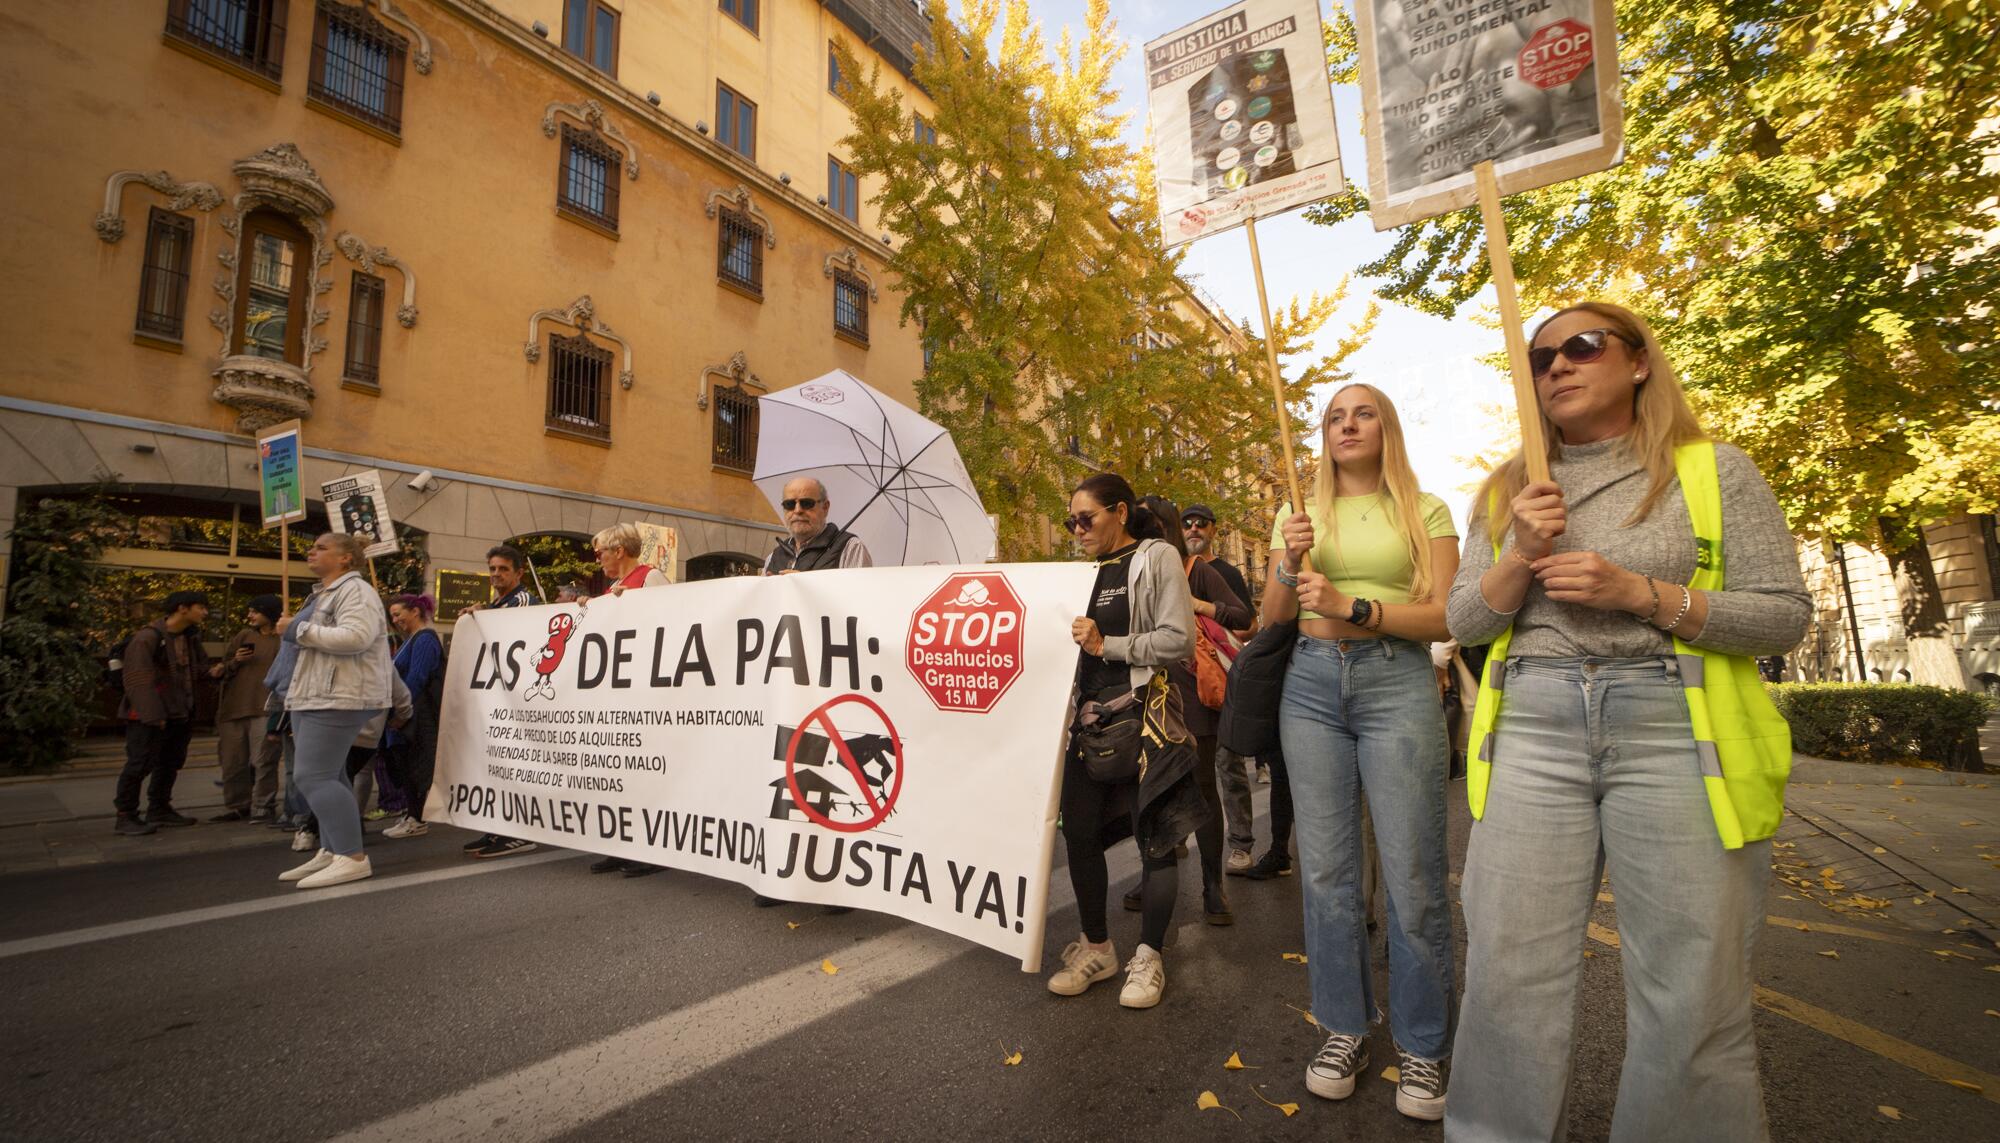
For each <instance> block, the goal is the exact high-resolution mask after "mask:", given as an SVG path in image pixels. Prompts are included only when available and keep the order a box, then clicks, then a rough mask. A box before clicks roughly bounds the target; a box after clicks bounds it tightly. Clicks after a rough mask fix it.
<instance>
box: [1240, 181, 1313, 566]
mask: <svg viewBox="0 0 2000 1143" xmlns="http://www.w3.org/2000/svg"><path fill="white" fill-rule="evenodd" d="M1243 229H1244V231H1245V232H1246V233H1248V234H1249V235H1250V270H1251V274H1252V276H1254V277H1255V278H1256V279H1257V310H1258V312H1259V313H1260V314H1261V315H1262V316H1263V318H1264V366H1265V368H1266V369H1268V370H1269V371H1270V374H1271V400H1272V402H1273V403H1275V404H1276V405H1277V407H1278V447H1279V448H1281V449H1283V450H1284V454H1285V484H1286V487H1287V488H1289V489H1290V491H1291V494H1292V511H1294V512H1303V511H1305V510H1306V501H1305V497H1303V496H1301V495H1299V465H1298V461H1297V460H1295V459H1294V458H1293V456H1292V411H1291V410H1290V409H1289V408H1287V407H1286V405H1285V382H1284V379H1283V378H1281V377H1280V376H1279V375H1278V342H1277V339H1276V337H1275V336H1274V335H1273V333H1272V330H1271V302H1270V299H1269V298H1267V297H1266V296H1265V294H1264V259H1263V257H1262V256H1261V255H1260V254H1259V253H1258V252H1257V216H1256V215H1255V214H1252V215H1251V216H1250V217H1249V218H1247V219H1245V220H1244V222H1243ZM1304 563H1305V570H1306V571H1311V570H1312V553H1311V552H1307V553H1306V557H1305V561H1304Z"/></svg>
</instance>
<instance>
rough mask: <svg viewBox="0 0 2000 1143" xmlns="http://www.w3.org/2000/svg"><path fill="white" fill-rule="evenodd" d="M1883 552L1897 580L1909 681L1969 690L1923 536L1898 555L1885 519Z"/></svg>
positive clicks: (1893, 533)
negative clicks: (1907, 645) (1908, 664)
mask: <svg viewBox="0 0 2000 1143" xmlns="http://www.w3.org/2000/svg"><path fill="white" fill-rule="evenodd" d="M1880 525H1881V528H1882V539H1883V549H1884V550H1885V551H1886V552H1887V554H1888V557H1889V570H1890V571H1891V573H1893V575H1894V576H1895V581H1896V602H1897V603H1898V604H1899V605H1900V610H1901V612H1902V619H1903V635H1904V637H1905V638H1906V639H1908V640H1909V648H1910V681H1911V682H1916V683H1928V684H1930V685H1931V686H1938V687H1955V688H1957V689H1958V690H1966V689H1968V688H1967V687H1966V685H1965V668H1964V667H1963V666H1962V665H1961V664H1960V663H1959V661H1958V652H1957V650H1955V649H1954V648H1953V647H1952V645H1951V619H1950V617H1949V616H1947V615H1946V614H1945V610H1944V598H1943V597H1942V596H1941V595H1939V594H1938V583H1937V571H1936V569H1934V568H1933V567H1932V566H1931V550H1930V547H1929V546H1928V545H1926V544H1925V543H1924V537H1923V531H1922V530H1921V529H1918V530H1917V532H1916V536H1917V538H1916V542H1915V543H1912V544H1910V545H1908V546H1907V547H1904V548H1902V549H1901V550H1897V549H1896V548H1895V547H1894V544H1895V540H1894V539H1893V538H1892V537H1894V536H1896V535H1897V533H1898V531H1899V529H1898V528H1897V527H1896V525H1895V522H1894V521H1892V520H1889V519H1887V518H1886V517H1885V518H1884V519H1882V520H1881V521H1880Z"/></svg>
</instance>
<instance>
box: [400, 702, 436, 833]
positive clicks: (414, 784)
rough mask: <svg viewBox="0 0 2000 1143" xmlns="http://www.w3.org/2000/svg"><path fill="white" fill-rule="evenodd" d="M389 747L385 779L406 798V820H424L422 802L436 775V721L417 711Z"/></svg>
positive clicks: (428, 795) (427, 794) (428, 715)
mask: <svg viewBox="0 0 2000 1143" xmlns="http://www.w3.org/2000/svg"><path fill="white" fill-rule="evenodd" d="M397 739H398V741H397V743H396V745H394V746H391V747H389V776H390V778H392V779H393V780H394V781H395V783H396V785H397V786H398V787H400V788H401V789H402V791H403V793H404V794H405V795H406V796H408V798H409V801H410V804H409V807H408V811H409V815H410V817H412V818H414V819H416V820H417V821H423V820H424V799H425V798H428V797H430V793H431V779H432V777H433V776H434V775H435V774H436V772H437V718H436V716H435V715H433V714H430V713H429V712H427V711H424V710H421V709H420V710H418V711H417V715H416V717H415V718H412V719H411V720H410V722H409V725H407V726H405V727H404V728H403V729H402V730H401V731H400V732H398V735H397Z"/></svg>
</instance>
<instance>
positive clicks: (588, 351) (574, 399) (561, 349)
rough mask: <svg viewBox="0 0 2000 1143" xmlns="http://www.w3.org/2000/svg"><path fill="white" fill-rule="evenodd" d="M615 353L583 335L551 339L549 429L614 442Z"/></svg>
mask: <svg viewBox="0 0 2000 1143" xmlns="http://www.w3.org/2000/svg"><path fill="white" fill-rule="evenodd" d="M610 376H611V351H610V350H609V349H600V348H598V347H597V346H595V345H592V344H591V343H590V339H589V338H588V337H585V336H583V335H581V334H579V335H577V336H576V337H564V336H562V335H561V334H559V333H552V334H550V335H549V418H548V427H549V428H552V429H557V430H560V431H562V432H565V433H574V434H576V435H578V436H585V437H591V438H593V439H596V440H604V441H608V440H610V439H611V395H610V391H609V378H610Z"/></svg>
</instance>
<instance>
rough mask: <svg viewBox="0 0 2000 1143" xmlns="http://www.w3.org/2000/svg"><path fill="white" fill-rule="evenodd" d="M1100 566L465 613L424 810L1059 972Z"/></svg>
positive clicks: (800, 583) (871, 572)
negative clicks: (1058, 926)
mask: <svg viewBox="0 0 2000 1143" xmlns="http://www.w3.org/2000/svg"><path fill="white" fill-rule="evenodd" d="M1095 574H1096V573H1095V570H1094V569H1093V568H1092V567H1091V566H1090V565H1088V564H1014V565H985V566H982V567H980V568H978V569H977V570H959V571H953V570H951V569H948V568H938V567H910V568H867V569H864V568H857V569H852V570H832V571H821V572H814V573H812V574H811V575H796V576H782V577H765V578H747V577H744V578H733V579H718V580H704V581H699V582H694V583H687V584H678V585H674V586H671V587H654V588H648V589H641V590H635V591H628V592H626V593H624V594H623V595H621V596H615V597H613V596H604V597H600V598H597V599H593V600H590V601H589V602H588V603H587V604H584V605H578V604H552V605H548V606H540V607H521V608H507V609H503V610H484V611H475V612H470V613H466V614H464V615H463V616H461V617H460V619H459V620H458V624H457V627H456V628H455V631H454V634H453V638H452V655H451V662H450V666H449V668H448V671H447V675H446V683H445V701H444V707H443V714H442V720H441V725H440V728H439V740H438V755H437V770H436V778H435V784H434V785H433V787H432V789H431V792H430V798H429V802H428V803H427V805H426V808H425V811H424V816H425V818H426V820H430V821H439V822H449V823H451V824H453V825H458V826H462V827H465V828H467V829H475V830H480V831H492V832H495V833H499V834H502V835H504V836H507V837H518V838H527V839H530V840H533V841H538V842H545V843H548V844H552V845H561V846H568V847H571V848H575V849H583V850H589V851H591V852H594V853H603V854H610V855H615V856H619V857H625V858H630V859H632V860H636V861H643V862H649V863H652V864H656V865H665V866H671V867H674V868H677V869H685V870H690V871H693V872H697V873H705V874H708V875H711V876H715V877H722V878H727V879H729V880H733V881H738V882H741V883H743V884H745V885H748V886H750V887H751V888H753V889H755V890H756V891H757V892H759V893H763V894H766V895H768V896H771V897H776V898H780V899H782V900H787V901H800V902H809V903H818V904H826V905H845V906H854V907H859V908H866V909H875V910H879V911H881V912H885V913H890V914H894V915H896V916H899V917H903V918H906V919H908V920H912V921H916V922H918V923H920V924H924V925H928V926H931V927H933V928H937V929H941V930H943V931H946V932H950V933H954V934H957V935H959V936H962V937H964V938H966V939H967V940H971V941H975V942H977V943H979V944H982V945H986V946H988V947H990V948H994V949H998V950H1000V951H1002V952H1004V953H1006V954H1008V955H1010V956H1014V957H1018V958H1020V959H1021V961H1022V967H1023V968H1024V969H1026V970H1027V971H1036V970H1037V969H1038V968H1039V966H1040V957H1041V947H1042V936H1043V921H1044V913H1045V912H1046V907H1047V898H1048V881H1049V868H1050V854H1051V846H1052V844H1053V842H1054V838H1055V832H1054V831H1055V818H1056V795H1057V782H1056V777H1057V774H1058V773H1059V766H1058V763H1059V751H1060V749H1061V745H1062V741H1063V732H1064V717H1065V714H1066V710H1067V704H1068V700H1069V693H1070V684H1071V681H1072V679H1073V677H1074V675H1075V671H1076V661H1077V649H1076V644H1075V643H1074V642H1072V641H1071V639H1070V623H1071V621H1072V620H1074V619H1075V618H1076V617H1077V615H1078V614H1080V612H1081V604H1082V603H1083V602H1084V600H1085V599H1086V597H1087V596H1088V594H1089V590H1090V584H1091V582H1092V577H1093V576H1094V575H1095Z"/></svg>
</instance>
